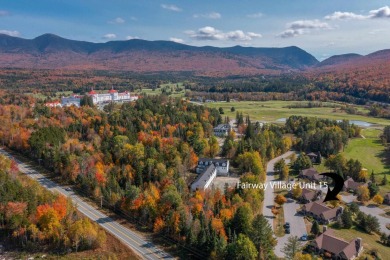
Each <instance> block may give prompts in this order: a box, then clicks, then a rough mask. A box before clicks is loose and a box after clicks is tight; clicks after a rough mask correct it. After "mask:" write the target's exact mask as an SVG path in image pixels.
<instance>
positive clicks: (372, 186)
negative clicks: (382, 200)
mask: <svg viewBox="0 0 390 260" xmlns="http://www.w3.org/2000/svg"><path fill="white" fill-rule="evenodd" d="M368 190H369V191H370V198H372V197H374V196H375V195H376V194H378V192H379V187H378V185H376V184H375V183H372V182H370V183H369V184H368Z"/></svg>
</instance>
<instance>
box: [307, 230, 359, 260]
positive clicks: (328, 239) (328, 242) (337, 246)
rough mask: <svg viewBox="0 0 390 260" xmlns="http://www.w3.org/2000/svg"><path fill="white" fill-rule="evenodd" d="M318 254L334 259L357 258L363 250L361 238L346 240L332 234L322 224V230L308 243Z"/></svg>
mask: <svg viewBox="0 0 390 260" xmlns="http://www.w3.org/2000/svg"><path fill="white" fill-rule="evenodd" d="M309 246H310V247H311V248H312V249H313V250H315V251H316V252H317V253H319V254H324V255H329V256H330V257H331V258H332V259H336V260H352V259H355V258H357V257H358V256H359V255H360V253H361V252H362V251H363V244H362V239H361V238H355V239H352V240H351V241H350V242H347V241H345V240H343V239H340V238H338V237H336V236H335V235H334V232H333V230H332V229H328V228H327V227H326V226H324V231H323V233H322V234H321V235H319V236H318V237H317V238H316V239H314V240H313V241H311V242H310V245H309Z"/></svg>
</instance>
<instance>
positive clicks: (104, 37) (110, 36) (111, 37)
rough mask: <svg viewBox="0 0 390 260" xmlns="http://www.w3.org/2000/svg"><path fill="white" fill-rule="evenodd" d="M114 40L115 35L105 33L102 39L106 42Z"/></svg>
mask: <svg viewBox="0 0 390 260" xmlns="http://www.w3.org/2000/svg"><path fill="white" fill-rule="evenodd" d="M115 38H116V34H115V33H107V34H106V35H104V36H103V39H106V40H112V39H115Z"/></svg>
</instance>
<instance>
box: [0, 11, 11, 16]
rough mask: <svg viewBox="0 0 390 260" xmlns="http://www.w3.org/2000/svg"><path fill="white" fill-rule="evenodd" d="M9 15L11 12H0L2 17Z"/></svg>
mask: <svg viewBox="0 0 390 260" xmlns="http://www.w3.org/2000/svg"><path fill="white" fill-rule="evenodd" d="M7 15H9V12H7V11H5V10H0V16H7Z"/></svg>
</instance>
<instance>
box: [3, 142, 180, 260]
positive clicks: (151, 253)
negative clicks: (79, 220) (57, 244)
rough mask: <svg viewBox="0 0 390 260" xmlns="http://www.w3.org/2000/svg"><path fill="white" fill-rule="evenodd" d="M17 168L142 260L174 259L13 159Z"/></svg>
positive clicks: (140, 236) (70, 192) (72, 193)
mask: <svg viewBox="0 0 390 260" xmlns="http://www.w3.org/2000/svg"><path fill="white" fill-rule="evenodd" d="M0 153H1V154H4V155H6V156H8V157H12V156H11V155H10V154H9V153H7V152H6V151H4V150H3V149H1V148H0ZM13 159H14V160H15V161H16V162H17V164H18V166H19V170H20V171H21V172H23V173H25V174H26V175H27V176H29V177H30V178H32V179H35V180H37V181H38V182H39V183H40V184H41V185H42V186H43V187H45V188H47V189H48V190H50V191H53V192H58V193H60V194H63V195H65V196H67V197H70V198H71V199H72V201H73V203H74V204H75V205H76V207H77V209H78V210H79V211H80V212H81V213H83V214H84V215H85V216H87V217H88V218H90V219H91V220H93V221H95V222H97V223H98V224H99V225H100V226H101V227H102V228H104V229H105V230H106V231H108V232H109V233H111V234H112V235H114V236H115V237H116V238H118V239H119V240H120V241H122V242H123V243H124V244H125V245H127V246H128V247H130V248H131V249H133V251H135V252H136V253H137V254H138V255H139V256H140V257H142V258H143V259H150V260H152V259H175V258H174V257H173V256H171V255H170V254H168V253H166V252H165V251H163V250H162V249H160V248H159V247H157V246H156V245H155V244H153V243H152V242H151V241H149V240H147V239H146V238H145V237H143V236H142V235H140V234H138V233H136V232H134V231H132V230H130V229H128V228H126V227H124V226H122V225H120V224H119V223H117V222H116V221H115V220H113V219H111V218H109V217H108V216H107V215H105V214H103V213H101V212H100V211H99V210H97V209H96V208H94V207H92V206H91V205H89V204H88V203H86V202H84V201H83V200H82V199H81V198H80V197H79V196H78V195H76V194H75V193H74V192H72V191H66V190H65V188H64V187H62V186H60V185H58V184H57V183H55V182H53V181H51V180H49V179H48V178H46V177H45V176H43V175H42V174H40V173H38V172H37V171H35V170H33V169H31V168H30V167H29V165H27V164H25V163H23V162H21V161H19V160H17V159H15V158H13Z"/></svg>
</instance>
